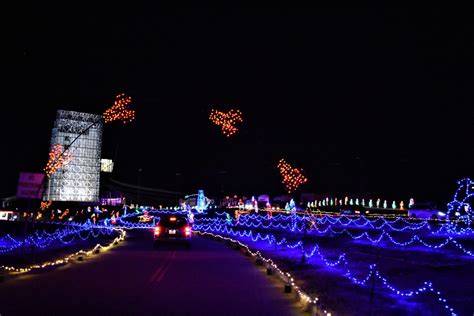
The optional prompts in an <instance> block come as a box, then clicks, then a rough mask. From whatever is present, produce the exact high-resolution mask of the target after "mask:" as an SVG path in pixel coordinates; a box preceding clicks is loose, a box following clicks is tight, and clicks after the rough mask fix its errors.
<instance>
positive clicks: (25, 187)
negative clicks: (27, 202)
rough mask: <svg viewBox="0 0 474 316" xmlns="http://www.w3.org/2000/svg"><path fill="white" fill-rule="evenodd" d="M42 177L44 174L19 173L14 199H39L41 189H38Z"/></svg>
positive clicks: (41, 192) (41, 194) (41, 195)
mask: <svg viewBox="0 0 474 316" xmlns="http://www.w3.org/2000/svg"><path fill="white" fill-rule="evenodd" d="M44 177H45V175H44V173H30V172H20V177H19V178H18V186H17V190H16V197H17V198H24V199H41V198H42V197H43V188H41V190H40V187H41V185H42V184H43V180H44Z"/></svg>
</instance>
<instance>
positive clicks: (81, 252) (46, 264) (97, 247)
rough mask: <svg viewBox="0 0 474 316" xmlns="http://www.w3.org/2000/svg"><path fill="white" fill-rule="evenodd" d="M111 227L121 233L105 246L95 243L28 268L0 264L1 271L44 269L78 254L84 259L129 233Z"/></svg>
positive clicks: (109, 246) (114, 243)
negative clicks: (86, 248)
mask: <svg viewBox="0 0 474 316" xmlns="http://www.w3.org/2000/svg"><path fill="white" fill-rule="evenodd" d="M111 229H113V230H115V231H117V232H118V233H119V236H118V237H115V238H114V240H113V241H112V242H110V243H109V244H108V245H106V246H103V245H101V244H97V245H95V247H94V248H92V249H91V250H89V251H86V250H82V249H81V250H79V251H77V252H74V253H72V254H69V255H67V256H65V257H63V258H62V259H56V260H54V261H46V262H44V263H42V264H33V265H30V266H29V267H26V268H18V267H13V266H4V265H2V266H0V271H1V270H4V271H7V272H9V273H14V274H21V273H26V272H30V271H31V270H39V269H44V268H47V267H51V266H56V265H61V264H66V263H68V262H69V261H71V260H72V259H74V258H75V257H76V256H77V260H78V261H82V260H83V257H82V256H84V255H85V256H89V255H91V254H93V253H99V252H100V250H104V251H105V250H108V249H110V248H112V247H114V246H116V245H118V243H119V241H123V240H124V239H125V235H126V234H127V233H126V232H125V230H123V229H121V228H111Z"/></svg>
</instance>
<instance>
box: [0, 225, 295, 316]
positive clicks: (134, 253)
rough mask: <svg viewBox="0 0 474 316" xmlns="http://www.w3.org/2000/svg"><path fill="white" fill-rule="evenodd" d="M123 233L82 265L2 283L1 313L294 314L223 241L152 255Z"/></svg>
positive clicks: (146, 241)
mask: <svg viewBox="0 0 474 316" xmlns="http://www.w3.org/2000/svg"><path fill="white" fill-rule="evenodd" d="M127 236H128V238H127V241H126V242H125V243H123V244H121V245H120V246H118V247H116V248H114V249H113V250H110V251H108V252H107V253H102V254H99V255H94V256H93V257H91V258H86V259H85V260H84V261H83V262H73V263H71V264H68V265H65V266H62V267H59V268H56V269H54V270H52V271H46V272H41V273H37V274H28V275H24V276H21V277H19V278H14V279H10V280H7V281H5V282H3V283H0V314H1V316H10V315H72V314H73V315H76V314H80V315H193V316H195V315H225V316H230V315H272V316H273V315H295V314H296V310H295V308H294V304H293V303H292V301H291V299H290V298H289V297H288V294H284V293H283V288H282V286H281V285H277V284H276V282H272V281H271V280H268V279H269V278H271V277H269V276H267V275H266V274H265V273H262V271H259V269H257V268H256V266H255V264H254V263H252V262H251V261H250V260H249V259H248V258H246V257H245V256H243V255H241V254H240V253H239V252H238V251H235V250H232V249H231V248H229V247H228V246H226V245H225V244H223V243H219V242H216V241H212V240H208V239H205V238H202V237H193V240H192V246H191V249H190V250H186V248H185V247H184V246H181V245H166V246H164V247H161V248H160V249H157V250H154V249H152V241H151V239H150V237H151V234H150V233H149V232H144V231H133V232H129V234H128V235H127ZM285 295H286V296H285Z"/></svg>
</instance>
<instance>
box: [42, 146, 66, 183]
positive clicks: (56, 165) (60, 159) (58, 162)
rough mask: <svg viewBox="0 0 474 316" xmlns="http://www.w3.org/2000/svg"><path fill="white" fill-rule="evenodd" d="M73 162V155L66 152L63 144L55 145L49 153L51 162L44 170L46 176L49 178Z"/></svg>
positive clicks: (49, 161)
mask: <svg viewBox="0 0 474 316" xmlns="http://www.w3.org/2000/svg"><path fill="white" fill-rule="evenodd" d="M71 160H72V155H71V153H70V152H69V151H64V148H63V146H62V145H61V144H55V145H53V147H52V148H51V151H50V152H49V160H48V163H47V164H46V167H45V168H44V171H45V172H46V175H47V176H48V177H49V176H51V175H52V174H53V173H55V172H56V171H57V170H58V169H61V168H63V167H65V166H66V165H67V164H69V163H70V162H71Z"/></svg>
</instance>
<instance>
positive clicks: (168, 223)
mask: <svg viewBox="0 0 474 316" xmlns="http://www.w3.org/2000/svg"><path fill="white" fill-rule="evenodd" d="M191 236H192V225H191V223H190V222H189V220H188V217H187V216H186V215H174V214H173V215H162V216H161V215H160V221H159V223H158V224H157V225H156V226H155V227H154V228H153V246H154V247H155V248H157V247H158V245H159V244H161V243H164V242H181V243H183V244H184V245H185V246H186V248H190V247H191Z"/></svg>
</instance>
